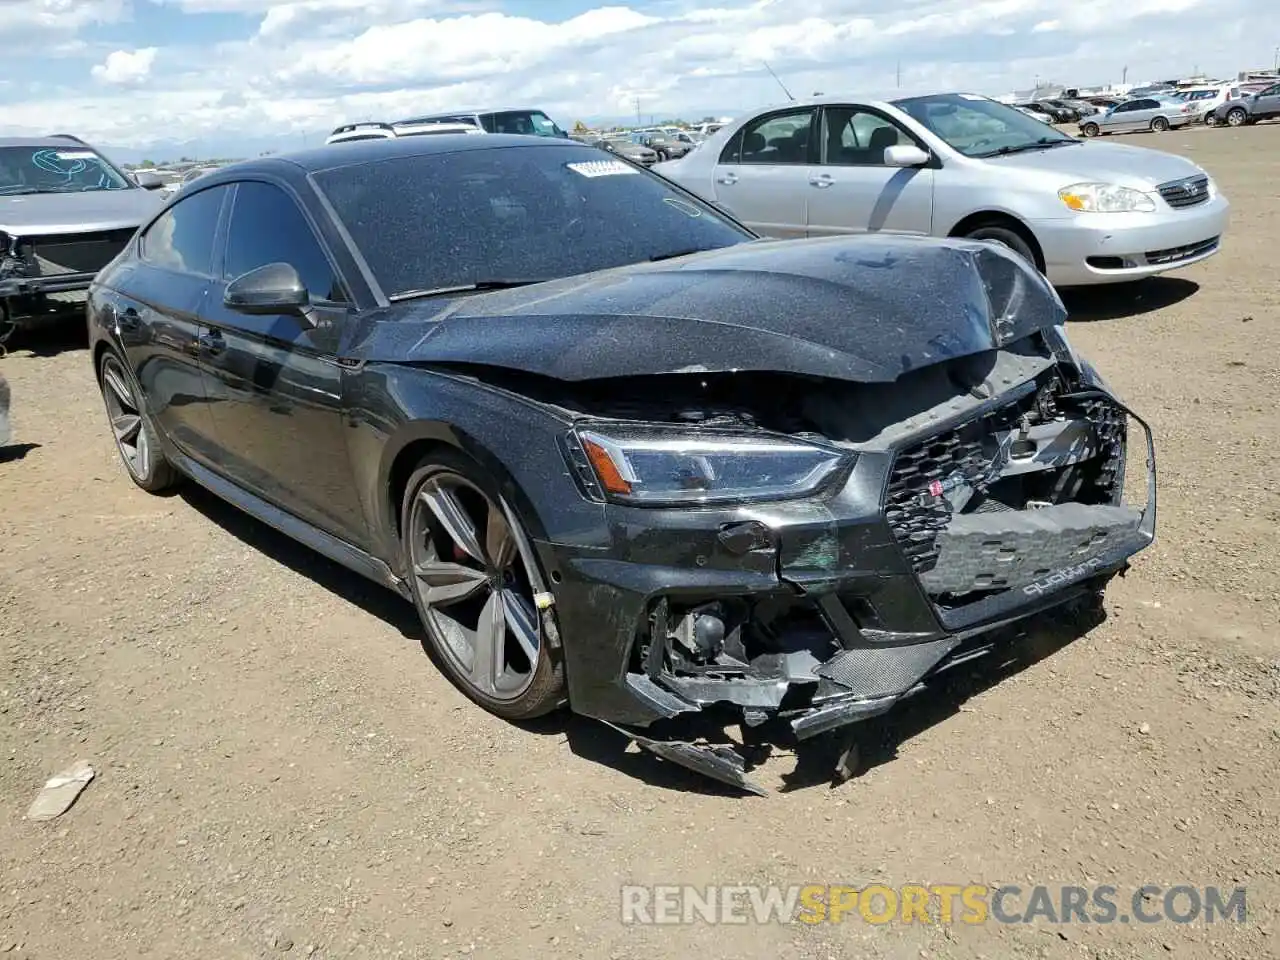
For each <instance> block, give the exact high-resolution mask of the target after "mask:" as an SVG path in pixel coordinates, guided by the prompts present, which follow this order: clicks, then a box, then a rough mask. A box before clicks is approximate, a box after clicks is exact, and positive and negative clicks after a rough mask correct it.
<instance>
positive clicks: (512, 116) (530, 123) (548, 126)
mask: <svg viewBox="0 0 1280 960" xmlns="http://www.w3.org/2000/svg"><path fill="white" fill-rule="evenodd" d="M480 123H481V124H482V125H483V126H484V128H485V129H486V130H488V131H489V132H490V133H519V134H525V135H533V136H538V137H567V136H568V134H567V133H565V132H564V131H563V130H561V129H560V128H559V127H557V126H556V125H555V121H553V120H552V119H551V118H550V117H548V116H547V115H546V114H545V113H543V112H542V111H541V110H504V111H502V112H500V113H486V114H483V115H482V116H481V117H480Z"/></svg>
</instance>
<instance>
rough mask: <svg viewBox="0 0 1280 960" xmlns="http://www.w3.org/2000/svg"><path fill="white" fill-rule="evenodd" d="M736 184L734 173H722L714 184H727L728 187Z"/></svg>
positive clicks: (736, 179) (736, 176)
mask: <svg viewBox="0 0 1280 960" xmlns="http://www.w3.org/2000/svg"><path fill="white" fill-rule="evenodd" d="M737 182H738V175H737V174H736V173H722V174H721V175H720V176H718V177H716V183H727V184H728V185H729V186H733V185H734V184H735V183H737Z"/></svg>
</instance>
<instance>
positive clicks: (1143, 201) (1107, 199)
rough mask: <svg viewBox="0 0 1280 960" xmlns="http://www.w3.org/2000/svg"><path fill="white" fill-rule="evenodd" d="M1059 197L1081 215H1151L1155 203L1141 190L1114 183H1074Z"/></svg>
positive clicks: (1060, 192)
mask: <svg viewBox="0 0 1280 960" xmlns="http://www.w3.org/2000/svg"><path fill="white" fill-rule="evenodd" d="M1058 197H1059V199H1061V200H1062V202H1063V203H1065V204H1066V205H1067V206H1068V207H1070V208H1071V209H1072V210H1078V211H1080V212H1081V213H1151V212H1152V211H1154V210H1155V208H1156V204H1155V201H1154V200H1152V199H1151V197H1150V196H1148V195H1147V194H1145V193H1143V192H1142V191H1141V190H1133V189H1130V188H1129V187H1118V186H1116V185H1115V184H1113V183H1073V184H1072V185H1071V186H1069V187H1063V188H1062V189H1061V190H1059V191H1058Z"/></svg>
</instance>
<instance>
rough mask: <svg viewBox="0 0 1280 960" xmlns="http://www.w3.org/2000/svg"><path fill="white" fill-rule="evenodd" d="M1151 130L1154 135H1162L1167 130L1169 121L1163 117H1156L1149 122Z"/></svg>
mask: <svg viewBox="0 0 1280 960" xmlns="http://www.w3.org/2000/svg"><path fill="white" fill-rule="evenodd" d="M1151 129H1152V130H1154V131H1155V132H1156V133H1163V132H1164V131H1166V130H1168V129H1169V121H1168V120H1166V119H1165V118H1164V117H1156V118H1155V119H1154V120H1152V121H1151Z"/></svg>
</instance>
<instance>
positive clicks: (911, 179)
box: [655, 93, 1229, 287]
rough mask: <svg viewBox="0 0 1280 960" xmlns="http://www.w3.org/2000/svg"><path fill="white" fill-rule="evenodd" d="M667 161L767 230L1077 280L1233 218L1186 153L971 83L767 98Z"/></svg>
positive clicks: (1154, 253) (1096, 278)
mask: <svg viewBox="0 0 1280 960" xmlns="http://www.w3.org/2000/svg"><path fill="white" fill-rule="evenodd" d="M655 169H656V170H657V171H658V172H659V173H662V174H663V175H664V176H666V177H668V178H670V179H671V180H674V181H675V182H677V183H679V184H680V185H681V186H684V187H686V188H688V189H690V190H692V191H693V192H694V193H697V194H700V195H701V196H703V197H705V198H706V199H708V200H710V201H711V202H712V203H715V204H716V205H718V206H719V207H721V208H722V209H724V210H727V211H728V212H729V213H731V214H733V215H734V216H736V217H737V218H738V219H739V220H741V221H742V222H744V223H745V224H746V225H747V226H749V227H750V228H751V229H752V230H754V231H755V232H756V233H758V234H760V235H762V236H767V237H778V238H811V237H812V238H816V237H830V236H841V235H845V234H853V233H862V232H885V233H916V234H927V235H932V236H935V237H968V238H971V239H974V240H988V241H994V242H996V243H1002V244H1004V245H1005V246H1007V247H1010V248H1011V249H1013V250H1016V251H1017V252H1018V253H1020V254H1021V255H1023V256H1024V257H1026V258H1028V259H1029V260H1031V261H1032V262H1034V263H1035V264H1036V266H1038V267H1039V268H1040V269H1041V270H1042V271H1043V272H1044V273H1045V274H1046V275H1047V276H1048V278H1049V280H1050V281H1051V282H1052V283H1054V284H1055V285H1057V286H1064V287H1065V286H1077V285H1084V284H1093V283H1114V282H1117V281H1121V280H1136V279H1138V278H1139V277H1149V276H1153V275H1155V274H1159V273H1164V272H1165V271H1167V270H1174V269H1178V268H1180V267H1185V266H1188V265H1189V264H1192V263H1196V262H1199V261H1201V260H1205V259H1208V258H1209V257H1212V256H1214V255H1215V254H1216V253H1217V252H1218V250H1219V244H1220V241H1221V238H1222V234H1223V233H1224V232H1225V231H1226V229H1227V220H1228V207H1229V205H1228V203H1227V199H1226V197H1224V196H1223V195H1222V194H1221V192H1220V191H1219V190H1218V188H1217V185H1216V184H1215V183H1214V182H1213V180H1212V179H1210V177H1209V175H1208V174H1207V173H1206V172H1205V171H1204V170H1202V169H1201V168H1200V167H1198V166H1196V165H1195V164H1194V163H1192V162H1191V161H1190V160H1187V159H1186V158H1184V157H1179V156H1175V155H1173V154H1171V153H1165V152H1164V151H1160V150H1147V149H1143V148H1142V147H1134V146H1128V145H1121V144H1117V143H1103V142H1099V141H1096V140H1079V139H1077V138H1075V137H1071V136H1068V135H1066V134H1064V133H1062V132H1060V131H1058V130H1056V129H1054V128H1053V127H1051V126H1048V125H1047V124H1044V123H1041V122H1040V121H1038V120H1033V119H1031V118H1030V117H1028V116H1026V115H1025V114H1023V113H1020V112H1018V111H1017V110H1015V109H1014V108H1012V107H1010V106H1007V105H1005V104H1003V103H997V102H996V101H994V100H991V99H989V98H987V97H982V96H977V95H975V94H970V93H944V94H933V95H929V96H921V97H906V98H903V99H901V100H895V101H893V102H891V103H890V102H882V101H877V100H850V99H847V98H844V97H815V98H813V99H812V100H804V101H793V102H790V103H786V104H779V105H777V106H772V107H763V108H760V109H759V110H754V111H752V112H750V113H747V114H744V115H743V116H741V117H740V118H739V119H737V120H735V121H733V122H732V123H730V124H728V125H727V126H726V127H725V128H724V129H723V130H721V131H720V132H719V133H717V134H716V135H715V136H714V137H711V138H710V139H709V140H708V141H707V142H706V143H705V144H703V145H702V146H701V147H699V148H698V149H697V150H695V151H693V152H692V153H690V154H689V155H688V156H687V157H684V158H683V159H681V160H672V161H669V162H667V163H660V164H658V165H657V166H656V167H655Z"/></svg>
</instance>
